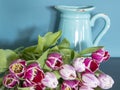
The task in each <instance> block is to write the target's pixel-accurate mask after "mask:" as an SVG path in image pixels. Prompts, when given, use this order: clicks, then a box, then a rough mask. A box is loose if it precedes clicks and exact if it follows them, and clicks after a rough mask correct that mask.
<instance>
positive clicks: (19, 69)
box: [9, 59, 26, 78]
mask: <svg viewBox="0 0 120 90" xmlns="http://www.w3.org/2000/svg"><path fill="white" fill-rule="evenodd" d="M25 69H26V61H25V60H22V59H18V60H15V61H14V62H13V63H12V64H11V65H10V66H9V70H10V73H12V74H14V75H15V76H16V77H18V78H22V77H24V72H25Z"/></svg>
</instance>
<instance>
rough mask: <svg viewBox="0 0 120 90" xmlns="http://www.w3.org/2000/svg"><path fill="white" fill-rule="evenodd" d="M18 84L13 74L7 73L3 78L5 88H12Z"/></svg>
mask: <svg viewBox="0 0 120 90" xmlns="http://www.w3.org/2000/svg"><path fill="white" fill-rule="evenodd" d="M17 84H19V80H18V79H17V78H16V76H14V75H13V74H7V75H6V76H4V78H3V85H4V86H5V87H7V88H14V87H15V86H16V85H17Z"/></svg>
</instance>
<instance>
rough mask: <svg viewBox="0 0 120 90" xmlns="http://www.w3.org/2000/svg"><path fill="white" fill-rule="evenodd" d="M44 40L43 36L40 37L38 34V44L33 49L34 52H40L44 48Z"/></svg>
mask: <svg viewBox="0 0 120 90" xmlns="http://www.w3.org/2000/svg"><path fill="white" fill-rule="evenodd" d="M45 42H46V40H45V38H44V37H41V36H40V35H39V37H38V45H37V47H36V49H35V52H38V53H39V52H40V53H41V52H42V51H43V49H44V45H45Z"/></svg>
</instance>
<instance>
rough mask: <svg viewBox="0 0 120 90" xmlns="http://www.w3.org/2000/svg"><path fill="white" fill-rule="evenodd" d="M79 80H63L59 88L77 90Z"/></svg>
mask: <svg viewBox="0 0 120 90" xmlns="http://www.w3.org/2000/svg"><path fill="white" fill-rule="evenodd" d="M78 84H79V81H77V80H65V81H64V82H63V84H62V85H61V90H78Z"/></svg>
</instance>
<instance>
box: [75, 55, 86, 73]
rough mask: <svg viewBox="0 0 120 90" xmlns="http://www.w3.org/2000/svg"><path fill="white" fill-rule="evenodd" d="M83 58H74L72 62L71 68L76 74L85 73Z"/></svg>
mask: <svg viewBox="0 0 120 90" xmlns="http://www.w3.org/2000/svg"><path fill="white" fill-rule="evenodd" d="M84 60H85V58H83V57H81V58H76V59H75V60H74V61H73V66H74V68H75V70H76V71H77V72H83V71H85V63H84Z"/></svg>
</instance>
